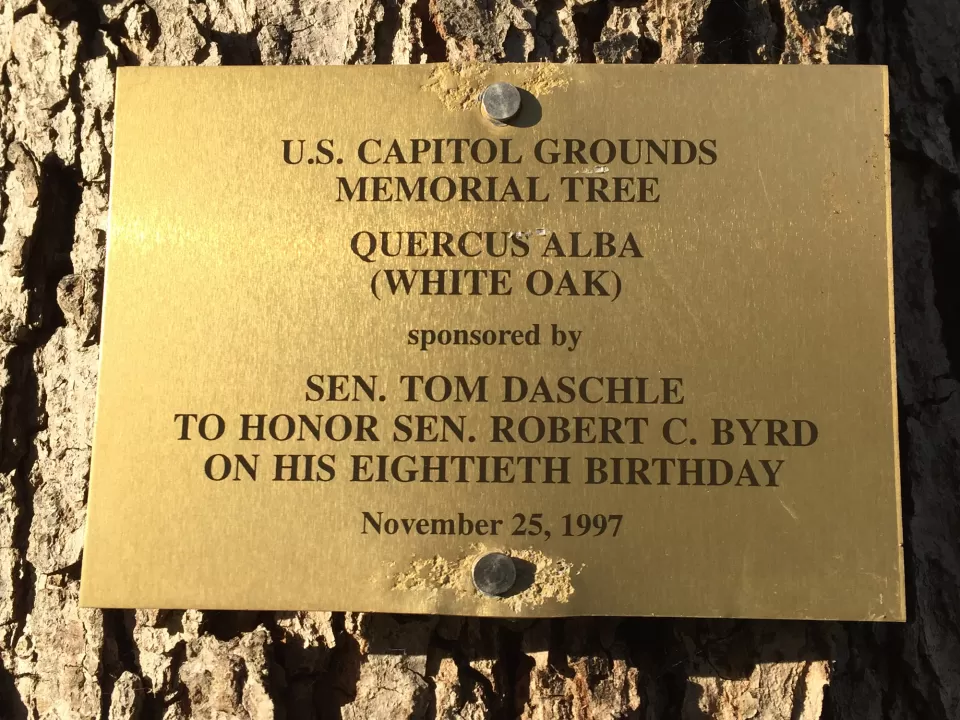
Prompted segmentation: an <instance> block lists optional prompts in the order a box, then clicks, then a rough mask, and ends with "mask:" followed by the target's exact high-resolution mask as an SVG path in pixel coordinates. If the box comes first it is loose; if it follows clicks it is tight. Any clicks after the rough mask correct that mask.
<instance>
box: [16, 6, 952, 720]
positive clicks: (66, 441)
mask: <svg viewBox="0 0 960 720" xmlns="http://www.w3.org/2000/svg"><path fill="white" fill-rule="evenodd" d="M842 1H843V0H647V1H646V2H635V1H631V0H623V1H622V2H601V1H599V0H341V1H339V2H337V1H335V0H212V1H211V2H208V3H201V2H193V1H188V0H109V1H106V2H103V3H97V2H92V1H90V0H86V1H85V2H82V3H77V4H74V3H72V2H69V0H46V1H43V2H31V1H30V0H0V73H2V86H0V170H2V172H0V220H2V227H3V230H2V243H0V388H2V389H0V717H2V718H64V719H66V718H109V720H133V719H134V718H140V719H153V718H164V719H165V720H175V719H178V718H250V719H254V718H255V719H257V720H262V719H266V718H291V719H293V718H296V719H299V718H304V719H313V718H346V719H357V720H361V719H365V718H407V717H411V718H434V717H436V718H463V719H465V720H480V719H482V718H512V717H523V718H529V719H530V720H534V719H537V720H540V719H542V720H547V719H551V718H576V719H578V720H579V719H586V718H649V719H653V718H725V719H726V718H730V719H732V718H752V717H756V718H771V719H772V718H778V719H779V718H783V719H784V720H814V719H815V718H865V719H870V720H872V719H874V718H917V719H923V720H941V719H943V720H946V719H952V718H957V717H960V603H958V602H957V588H958V580H960V549H958V540H957V537H958V530H960V498H958V482H957V475H958V468H960V451H958V438H960V394H958V393H957V392H956V389H957V373H958V372H960V367H958V366H957V365H956V364H954V363H960V317H958V315H960V294H958V293H960V290H958V285H957V281H956V279H955V277H956V276H957V273H958V270H960V245H958V243H960V169H958V158H960V94H958V92H960V50H958V47H960V45H958V43H957V38H958V37H960V5H958V4H956V3H951V2H935V1H934V0H851V3H849V4H844V5H842V6H834V4H833V3H834V2H842ZM465 59H480V60H491V61H524V60H527V61H536V60H545V61H551V62H631V63H640V62H651V63H652V62H658V63H674V62H685V63H692V62H744V63H751V62H773V63H776V62H783V63H823V62H850V61H854V62H864V63H887V64H889V65H890V79H891V95H892V97H891V102H892V129H893V132H892V139H891V147H892V154H893V182H894V186H893V187H894V191H893V210H894V234H895V236H894V243H895V256H896V257H895V262H896V310H897V333H898V353H899V393H900V402H901V442H902V458H903V459H902V464H903V502H904V528H905V535H906V553H907V557H906V559H907V578H908V611H909V616H910V621H909V622H908V623H907V624H906V625H905V626H899V625H872V624H836V623H800V622H792V623H787V622H784V623H773V622H741V621H736V622H735V621H727V622H717V621H673V620H645V619H623V620H620V619H582V620H569V621H537V622H521V623H516V622H512V623H510V622H498V621H492V620H471V619H460V618H435V617H393V616H386V615H355V614H349V613H348V614H342V613H227V612H202V611H197V610H187V611H180V610H164V611H116V610H111V611H98V610H86V609H79V608H78V607H77V588H78V577H79V567H80V562H81V553H82V545H81V541H82V531H83V525H84V519H85V496H86V484H87V479H88V474H89V461H90V443H91V433H92V421H93V407H94V390H95V385H96V379H97V378H96V361H97V355H98V335H99V331H98V319H99V315H100V289H101V284H102V278H103V259H104V239H105V223H106V208H107V193H108V186H109V149H110V146H111V131H112V130H111V123H112V117H113V104H112V103H113V100H112V93H113V74H114V70H115V68H116V67H117V66H118V65H131V64H134V65H136V64H142V65H147V64H151V65H161V64H163V65H183V64H204V65H219V64H236V63H271V64H280V63H291V64H293V63H296V64H330V63H374V62H376V63H391V62H392V63H419V62H430V61H441V60H450V61H460V60H465Z"/></svg>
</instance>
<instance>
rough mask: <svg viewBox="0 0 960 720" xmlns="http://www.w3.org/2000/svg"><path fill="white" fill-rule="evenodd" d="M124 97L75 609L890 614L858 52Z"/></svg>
mask: <svg viewBox="0 0 960 720" xmlns="http://www.w3.org/2000/svg"><path fill="white" fill-rule="evenodd" d="M501 81H502V82H507V83H511V84H513V85H514V86H516V87H518V88H520V90H521V93H520V95H521V107H520V111H519V113H518V114H517V115H516V117H514V118H513V119H512V120H511V121H509V122H508V123H507V124H505V125H498V124H496V123H494V122H492V121H491V120H490V119H488V118H487V117H485V115H484V113H483V112H481V109H480V104H479V101H478V97H479V95H480V93H481V92H482V90H483V89H484V88H485V87H487V86H488V85H490V84H492V83H494V82H501ZM491 97H492V96H491ZM498 98H499V99H498V102H502V103H508V101H510V98H511V96H510V95H509V93H507V94H501V95H500V96H498ZM503 107H504V106H498V107H497V108H494V112H504V109H503ZM116 108H117V110H116V135H115V147H114V155H113V171H112V195H111V207H110V229H109V239H108V248H107V277H106V289H105V306H104V320H103V336H102V342H103V345H102V348H103V354H102V360H101V375H100V386H99V396H98V406H97V419H96V438H95V446H94V452H93V468H92V483H91V488H90V516H89V526H88V529H87V540H86V548H85V553H84V562H83V578H82V601H83V603H84V604H85V605H88V606H111V607H203V608H242V609H322V610H358V611H361V610H362V611H386V612H409V613H451V614H464V615H502V616H517V615H521V616H564V615H667V616H711V617H754V618H824V619H826V618H837V619H847V620H850V619H854V620H856V619H859V620H903V619H904V595H903V568H902V551H901V529H900V510H899V489H898V471H897V464H898V459H897V423H896V396H895V376H894V350H893V347H894V345H893V323H892V316H893V309H892V300H891V298H892V294H891V284H892V273H891V220H890V186H889V160H888V149H887V142H886V133H887V127H888V115H887V75H886V70H885V69H884V68H876V67H873V68H870V67H830V68H810V67H626V66H625V67H611V66H512V65H507V66H483V65H476V66H466V67H463V68H459V69H454V68H451V67H448V66H443V65H441V66H410V67H364V68H360V67H325V68H282V69H281V68H272V69H268V68H230V69H215V70H214V69H159V68H149V69H146V68H144V69H141V68H122V69H121V70H120V71H119V73H118V81H117V105H116ZM494 552H497V553H503V554H506V555H508V556H509V557H510V558H511V560H510V563H512V566H513V567H514V568H515V570H516V578H515V580H514V579H513V578H512V577H509V578H504V576H502V575H499V576H496V577H493V576H491V579H489V583H490V584H489V587H490V588H496V589H495V590H494V591H492V592H493V596H488V595H486V594H483V593H481V592H479V591H478V590H477V589H476V588H475V587H474V584H473V581H472V572H473V566H474V563H475V561H477V560H478V559H479V558H481V557H484V556H486V555H487V554H488V553H494ZM488 560H489V562H486V561H485V562H486V564H485V565H483V566H482V567H483V569H484V572H490V573H496V572H500V570H502V568H503V566H502V564H498V562H500V561H499V559H498V558H497V557H496V556H494V558H492V559H490V558H488ZM497 593H499V594H497Z"/></svg>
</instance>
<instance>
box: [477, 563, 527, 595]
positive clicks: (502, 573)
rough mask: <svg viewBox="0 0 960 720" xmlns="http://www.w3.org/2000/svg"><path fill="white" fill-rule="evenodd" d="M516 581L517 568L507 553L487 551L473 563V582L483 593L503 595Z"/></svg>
mask: <svg viewBox="0 0 960 720" xmlns="http://www.w3.org/2000/svg"><path fill="white" fill-rule="evenodd" d="M516 581H517V568H516V566H515V565H514V564H513V559H512V558H511V557H510V556H509V555H504V554H503V553H498V552H492V553H487V554H486V555H483V556H481V557H480V558H478V559H477V561H476V562H475V563H474V564H473V584H474V586H475V587H476V588H477V590H479V591H480V592H482V593H483V594H484V595H489V596H490V597H497V596H498V595H503V594H504V593H506V592H508V591H509V590H510V588H512V587H513V584H514V583H515V582H516Z"/></svg>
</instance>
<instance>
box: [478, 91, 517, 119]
mask: <svg viewBox="0 0 960 720" xmlns="http://www.w3.org/2000/svg"><path fill="white" fill-rule="evenodd" d="M480 107H481V109H482V110H483V114H484V115H485V116H486V118H487V119H488V120H491V121H492V122H493V123H494V124H495V125H503V124H504V123H506V122H507V121H508V120H509V119H510V118H512V117H513V116H515V115H516V114H517V113H518V112H519V111H520V91H519V90H518V89H517V88H516V87H515V86H513V85H511V84H510V83H505V82H498V83H494V84H493V85H490V86H488V87H487V89H486V90H484V91H483V94H482V95H481V96H480Z"/></svg>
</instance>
